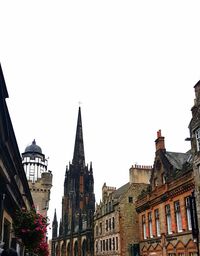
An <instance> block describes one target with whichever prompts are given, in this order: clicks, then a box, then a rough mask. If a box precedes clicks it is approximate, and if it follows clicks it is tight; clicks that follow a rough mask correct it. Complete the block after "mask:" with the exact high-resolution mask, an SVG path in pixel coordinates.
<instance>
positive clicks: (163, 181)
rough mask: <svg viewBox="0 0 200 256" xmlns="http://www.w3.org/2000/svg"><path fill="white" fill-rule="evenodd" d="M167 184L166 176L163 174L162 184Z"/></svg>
mask: <svg viewBox="0 0 200 256" xmlns="http://www.w3.org/2000/svg"><path fill="white" fill-rule="evenodd" d="M165 183H166V180H165V174H164V173H163V174H162V184H165Z"/></svg>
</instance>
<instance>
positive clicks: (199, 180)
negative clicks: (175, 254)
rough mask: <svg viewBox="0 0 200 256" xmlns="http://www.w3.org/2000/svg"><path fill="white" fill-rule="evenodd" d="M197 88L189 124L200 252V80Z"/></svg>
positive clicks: (196, 233) (197, 237) (196, 235)
mask: <svg viewBox="0 0 200 256" xmlns="http://www.w3.org/2000/svg"><path fill="white" fill-rule="evenodd" d="M194 89H195V101H194V106H193V107H192V109H191V111H192V119H191V121H190V124H189V130H190V138H189V140H190V141H191V151H192V155H193V171H194V173H193V174H194V181H195V193H194V194H195V200H196V213H197V222H196V224H199V226H197V225H196V227H194V229H196V232H195V234H194V235H195V237H196V239H197V243H198V249H199V252H200V81H198V83H197V84H196V85H195V86H194Z"/></svg>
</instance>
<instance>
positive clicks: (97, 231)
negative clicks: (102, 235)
mask: <svg viewBox="0 0 200 256" xmlns="http://www.w3.org/2000/svg"><path fill="white" fill-rule="evenodd" d="M98 235H99V228H98V226H96V236H98Z"/></svg>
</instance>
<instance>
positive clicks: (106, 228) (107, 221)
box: [106, 220, 108, 231]
mask: <svg viewBox="0 0 200 256" xmlns="http://www.w3.org/2000/svg"><path fill="white" fill-rule="evenodd" d="M106 231H108V220H106Z"/></svg>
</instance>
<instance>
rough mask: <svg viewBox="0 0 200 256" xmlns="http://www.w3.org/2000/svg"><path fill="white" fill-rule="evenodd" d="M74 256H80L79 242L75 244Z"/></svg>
mask: <svg viewBox="0 0 200 256" xmlns="http://www.w3.org/2000/svg"><path fill="white" fill-rule="evenodd" d="M74 256H78V242H77V241H76V242H75V244H74Z"/></svg>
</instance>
